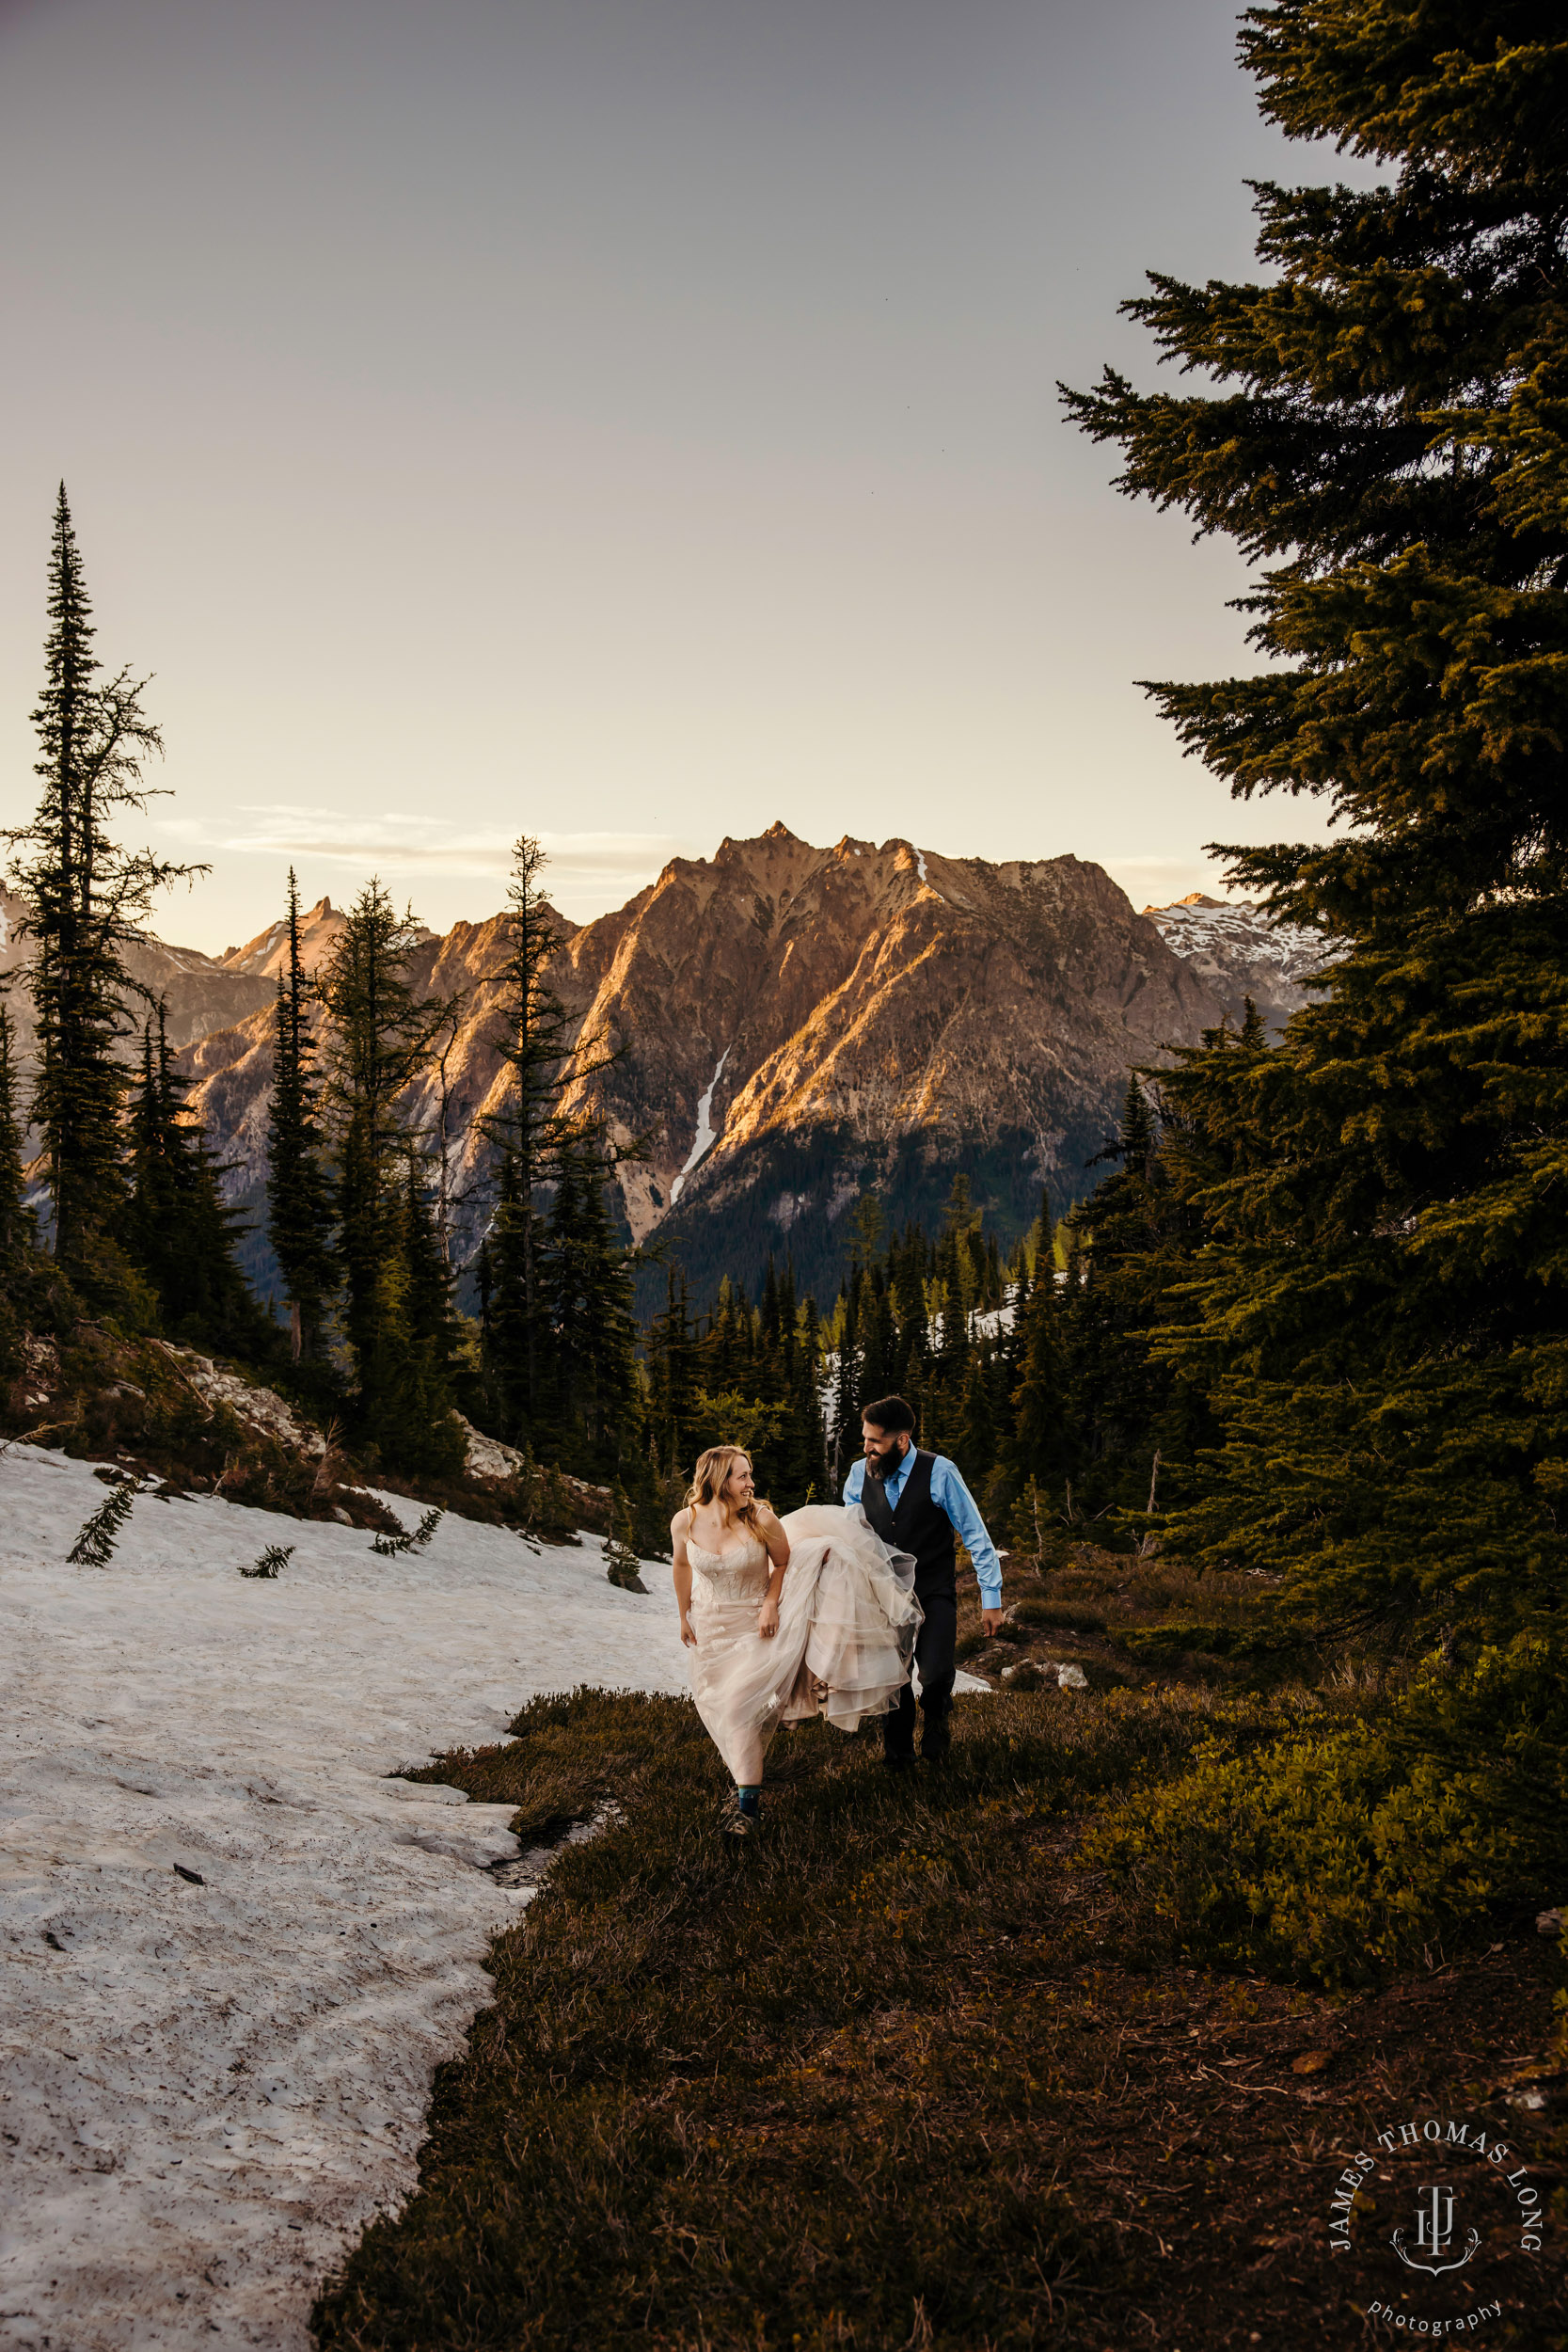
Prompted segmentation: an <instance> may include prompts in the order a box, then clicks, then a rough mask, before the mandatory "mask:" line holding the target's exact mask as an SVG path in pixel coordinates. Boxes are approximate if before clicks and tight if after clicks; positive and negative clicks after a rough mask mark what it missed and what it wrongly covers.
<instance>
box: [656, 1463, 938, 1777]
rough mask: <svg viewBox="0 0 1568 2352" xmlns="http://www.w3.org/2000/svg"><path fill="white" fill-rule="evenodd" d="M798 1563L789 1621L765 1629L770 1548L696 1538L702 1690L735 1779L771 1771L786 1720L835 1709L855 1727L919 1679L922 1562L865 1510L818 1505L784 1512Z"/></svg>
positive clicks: (698, 1684)
mask: <svg viewBox="0 0 1568 2352" xmlns="http://www.w3.org/2000/svg"><path fill="white" fill-rule="evenodd" d="M780 1524H781V1525H782V1526H783V1528H784V1534H786V1535H787V1536H788V1537H789V1565H788V1567H787V1568H786V1569H785V1571H784V1591H783V1593H782V1595H781V1596H780V1599H779V1629H778V1631H777V1633H775V1634H772V1635H770V1636H766V1637H765V1636H764V1635H762V1634H760V1633H759V1632H758V1631H757V1611H758V1610H759V1608H760V1607H761V1605H762V1600H763V1596H764V1595H765V1594H766V1592H767V1590H768V1554H767V1552H766V1551H765V1550H764V1549H763V1547H762V1545H761V1544H760V1543H758V1542H757V1541H756V1540H755V1538H754V1537H752V1538H748V1539H747V1540H746V1541H745V1542H743V1543H741V1544H738V1545H736V1546H734V1547H731V1548H729V1549H726V1550H724V1551H723V1552H716V1551H709V1550H707V1549H705V1547H704V1546H703V1545H702V1544H699V1543H696V1542H694V1541H693V1540H692V1539H691V1538H690V1537H688V1539H687V1546H686V1554H687V1558H688V1560H689V1562H690V1564H691V1605H690V1609H689V1619H690V1624H691V1630H692V1632H693V1633H694V1634H695V1635H696V1637H697V1646H696V1650H695V1653H694V1655H693V1658H692V1662H691V1695H692V1697H693V1698H694V1699H695V1700H696V1702H697V1712H698V1713H699V1714H700V1715H701V1717H702V1719H703V1722H704V1723H705V1724H706V1726H707V1729H708V1731H709V1733H710V1734H711V1736H712V1738H713V1740H714V1743H715V1745H716V1746H717V1747H718V1750H719V1753H720V1755H721V1756H722V1757H723V1759H724V1761H725V1763H726V1764H727V1765H728V1767H729V1769H730V1771H731V1772H733V1774H734V1775H735V1778H736V1781H737V1782H738V1783H740V1784H741V1785H742V1786H747V1787H749V1786H752V1785H754V1784H755V1783H756V1782H758V1781H760V1779H761V1777H762V1756H763V1751H764V1750H765V1749H766V1747H767V1746H768V1741H769V1740H770V1739H771V1738H772V1736H773V1734H774V1732H775V1731H776V1730H777V1729H778V1727H779V1725H780V1724H798V1723H801V1722H803V1721H804V1720H805V1719H806V1718H807V1717H808V1716H811V1715H826V1716H827V1718H828V1720H829V1722H830V1723H832V1724H837V1725H838V1727H839V1729H840V1730H841V1731H853V1730H854V1729H855V1727H856V1725H857V1724H860V1723H861V1722H862V1721H863V1719H864V1718H865V1717H866V1716H868V1715H885V1714H886V1713H887V1712H888V1711H889V1709H890V1708H892V1707H893V1706H894V1705H895V1702H896V1700H897V1697H898V1693H899V1692H900V1691H901V1690H902V1689H903V1687H904V1685H905V1683H906V1682H907V1681H908V1680H909V1678H910V1662H911V1659H912V1658H913V1656H914V1637H915V1635H916V1633H917V1632H918V1631H919V1629H920V1622H921V1610H920V1603H919V1602H918V1601H917V1600H916V1598H915V1597H914V1562H913V1560H912V1559H911V1557H910V1555H909V1553H908V1552H906V1551H895V1550H893V1549H890V1547H889V1546H888V1545H886V1544H884V1543H883V1541H882V1539H881V1537H880V1536H879V1534H877V1532H876V1530H875V1529H874V1528H873V1527H872V1526H871V1524H870V1522H869V1520H868V1519H867V1518H866V1516H865V1514H864V1512H863V1510H861V1509H860V1507H859V1506H858V1505H856V1506H855V1507H854V1508H853V1509H850V1510H845V1509H842V1508H840V1507H839V1506H837V1505H836V1504H827V1503H808V1504H807V1505H806V1507H805V1509H804V1510H802V1511H791V1512H789V1513H788V1514H787V1515H786V1516H785V1518H784V1519H783V1520H782V1521H781V1522H780Z"/></svg>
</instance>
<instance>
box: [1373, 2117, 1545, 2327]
mask: <svg viewBox="0 0 1568 2352" xmlns="http://www.w3.org/2000/svg"><path fill="white" fill-rule="evenodd" d="M1544 2225H1545V2209H1544V2201H1543V2199H1542V2195H1541V2192H1540V2190H1539V2189H1538V2188H1537V2186H1536V2185H1535V2183H1534V2182H1533V2181H1532V2180H1531V2179H1530V2176H1529V2171H1528V2168H1527V2167H1526V2166H1525V2165H1523V2164H1521V2163H1520V2162H1519V2161H1518V2158H1517V2156H1516V2155H1515V2153H1514V2152H1513V2150H1512V2149H1511V2148H1510V2146H1509V2144H1508V2142H1507V2141H1506V2140H1504V2139H1500V2138H1498V2137H1496V2136H1495V2134H1494V2133H1493V2132H1492V2130H1491V2128H1490V2127H1489V2126H1488V2125H1486V2124H1484V2123H1481V2122H1477V2121H1476V2120H1475V2118H1474V2117H1471V2116H1465V2117H1458V2116H1443V2117H1439V2116H1434V2115H1431V2116H1418V2117H1414V2118H1412V2119H1411V2120H1410V2121H1409V2122H1402V2123H1393V2124H1390V2125H1388V2126H1387V2128H1386V2129H1385V2130H1380V2131H1376V2132H1373V2133H1372V2134H1371V2136H1370V2138H1369V2140H1368V2143H1367V2145H1366V2146H1365V2147H1363V2148H1360V2149H1358V2150H1357V2151H1356V2153H1355V2154H1354V2156H1352V2157H1351V2158H1350V2160H1349V2161H1348V2163H1346V2164H1345V2165H1344V2168H1343V2169H1342V2170H1341V2171H1340V2173H1339V2175H1338V2179H1337V2180H1336V2181H1335V2183H1334V2185H1333V2188H1332V2190H1331V2191H1330V2194H1329V2201H1328V2243H1329V2249H1330V2251H1331V2252H1332V2253H1333V2254H1335V2255H1336V2256H1338V2257H1341V2258H1343V2259H1345V2260H1346V2261H1347V2263H1348V2264H1350V2265H1352V2267H1353V2268H1354V2272H1355V2275H1356V2278H1357V2280H1358V2282H1360V2281H1364V2282H1365V2284H1366V2286H1367V2287H1368V2288H1372V2287H1377V2288H1380V2289H1381V2290H1382V2292H1381V2293H1379V2294H1377V2295H1375V2296H1372V2297H1370V2299H1369V2301H1368V2303H1367V2306H1366V2312H1367V2316H1368V2317H1369V2318H1370V2319H1381V2320H1382V2321H1383V2322H1384V2324H1385V2325H1386V2326H1387V2327H1389V2328H1398V2329H1403V2330H1405V2331H1407V2332H1408V2333H1410V2334H1412V2335H1423V2336H1433V2335H1435V2336H1446V2335H1454V2336H1459V2335H1467V2334H1469V2333H1470V2332H1471V2331H1472V2330H1474V2329H1475V2328H1482V2327H1484V2326H1485V2325H1486V2324H1487V2322H1488V2321H1489V2320H1493V2319H1497V2318H1499V2317H1500V2316H1501V2313H1502V2310H1503V2301H1502V2297H1501V2296H1499V2295H1497V2294H1496V2292H1495V2290H1496V2288H1497V2284H1498V2283H1499V2281H1498V2278H1497V2272H1498V2270H1499V2269H1506V2270H1507V2271H1511V2272H1513V2276H1514V2277H1518V2264H1519V2258H1520V2257H1521V2256H1529V2255H1532V2254H1538V2253H1539V2252H1540V2250H1541V2245H1542V2238H1543V2233H1544ZM1396 2281H1397V2282H1398V2283H1396ZM1505 2282H1506V2283H1512V2282H1513V2281H1512V2280H1507V2281H1505ZM1520 2283H1521V2284H1523V2283H1524V2282H1523V2280H1520ZM1456 2293H1457V2295H1458V2296H1459V2298H1460V2299H1459V2301H1458V2302H1457V2303H1456V2302H1455V2301H1454V2299H1453V2298H1454V2296H1455V2294H1456ZM1481 2296H1486V2297H1487V2298H1488V2299H1487V2300H1485V2301H1484V2302H1483V2301H1481ZM1391 2297H1397V2298H1398V2299H1397V2300H1393V2299H1390V2298H1391ZM1510 2299H1511V2300H1512V2299H1513V2298H1510Z"/></svg>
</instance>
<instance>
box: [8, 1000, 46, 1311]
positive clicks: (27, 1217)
mask: <svg viewBox="0 0 1568 2352" xmlns="http://www.w3.org/2000/svg"><path fill="white" fill-rule="evenodd" d="M22 1133H23V1130H22V1106H21V1104H20V1102H19V1100H18V1088H17V1075H16V1025H15V1024H14V1023H13V1021H12V1020H11V1016H10V1012H9V1010H8V1008H7V1007H6V1006H5V1005H0V1265H14V1264H15V1263H16V1262H17V1260H18V1259H19V1258H20V1257H21V1256H22V1253H23V1251H24V1249H30V1248H32V1247H33V1244H34V1242H35V1240H36V1238H37V1235H36V1234H35V1232H34V1229H33V1219H32V1214H31V1212H30V1210H29V1209H28V1207H27V1200H26V1193H27V1187H26V1180H25V1175H24V1168H23V1159H22Z"/></svg>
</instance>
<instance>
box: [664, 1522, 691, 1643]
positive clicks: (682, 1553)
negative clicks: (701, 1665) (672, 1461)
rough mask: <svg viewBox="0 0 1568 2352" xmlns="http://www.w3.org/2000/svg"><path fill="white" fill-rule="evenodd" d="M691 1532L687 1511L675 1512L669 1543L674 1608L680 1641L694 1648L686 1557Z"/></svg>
mask: <svg viewBox="0 0 1568 2352" xmlns="http://www.w3.org/2000/svg"><path fill="white" fill-rule="evenodd" d="M690 1531H691V1514H690V1512H689V1511H677V1512H676V1513H675V1516H674V1518H673V1519H672V1520H671V1522H670V1542H671V1546H672V1548H673V1551H674V1555H675V1565H674V1580H675V1607H676V1608H677V1609H678V1610H679V1612H680V1620H681V1640H682V1641H683V1642H686V1643H689V1644H690V1645H692V1646H695V1645H696V1640H697V1636H696V1635H695V1634H694V1633H693V1632H692V1630H691V1618H690V1614H689V1612H690V1608H691V1563H690V1561H689V1559H688V1558H687V1556H686V1539H687V1536H688V1535H689V1533H690Z"/></svg>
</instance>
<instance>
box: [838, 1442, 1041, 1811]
mask: <svg viewBox="0 0 1568 2352" xmlns="http://www.w3.org/2000/svg"><path fill="white" fill-rule="evenodd" d="M913 1431H914V1415H913V1413H912V1412H911V1410H910V1408H909V1406H907V1405H906V1404H905V1402H904V1400H903V1398H902V1397H901V1396H884V1397H882V1398H880V1399H879V1401H878V1402H877V1403H876V1404H875V1405H868V1406H866V1408H865V1410H864V1412H863V1413H862V1415H861V1435H862V1437H863V1439H864V1441H865V1458H864V1460H863V1461H860V1462H856V1463H855V1464H853V1466H852V1467H851V1469H850V1471H849V1475H848V1477H847V1479H846V1480H845V1482H844V1500H845V1502H848V1503H853V1502H858V1503H860V1504H861V1505H862V1507H863V1510H864V1512H865V1516H866V1518H868V1519H869V1520H870V1521H871V1524H872V1526H873V1527H874V1528H875V1529H876V1531H877V1533H878V1534H879V1535H880V1537H881V1538H882V1541H883V1542H884V1543H886V1544H895V1545H896V1546H897V1548H898V1549H899V1550H900V1551H911V1552H912V1553H913V1554H914V1560H915V1570H914V1592H915V1598H916V1599H917V1600H918V1601H919V1603H920V1606H921V1608H922V1609H923V1610H924V1612H925V1623H924V1624H923V1625H922V1626H921V1629H920V1631H919V1633H918V1634H917V1636H916V1637H915V1645H914V1662H915V1664H916V1665H917V1666H918V1667H919V1669H920V1707H921V1712H922V1713H923V1715H924V1716H925V1718H926V1721H925V1724H924V1726H923V1728H922V1731H921V1735H920V1753H921V1755H922V1756H925V1757H926V1759H927V1762H928V1763H932V1764H937V1763H940V1762H941V1761H942V1757H943V1756H945V1755H946V1754H947V1750H948V1745H949V1742H950V1740H951V1736H952V1735H951V1733H950V1731H949V1729H948V1724H947V1715H948V1710H949V1708H951V1707H952V1704H953V1677H954V1674H955V1672H956V1668H957V1661H955V1658H954V1655H953V1647H954V1643H955V1640H956V1638H957V1635H958V1581H957V1565H956V1561H955V1555H954V1549H953V1535H954V1531H955V1530H957V1532H958V1534H960V1535H961V1536H962V1537H963V1539H964V1542H965V1544H966V1545H967V1546H968V1548H969V1556H970V1558H971V1559H972V1560H973V1561H974V1574H975V1576H976V1578H977V1579H978V1581H979V1585H980V1618H981V1622H982V1624H983V1625H984V1627H985V1629H986V1631H987V1632H988V1633H994V1632H995V1631H996V1629H997V1627H998V1626H999V1625H1000V1624H1001V1622H1002V1563H1001V1561H1000V1560H998V1558H997V1556H996V1547H995V1545H994V1544H993V1543H992V1542H991V1539H990V1536H989V1535H988V1534H987V1533H986V1525H985V1521H984V1520H983V1519H982V1518H981V1517H980V1514H979V1512H978V1511H977V1510H976V1509H975V1506H974V1496H973V1495H972V1494H971V1493H970V1491H969V1488H968V1487H967V1486H965V1485H964V1482H963V1480H962V1478H961V1477H960V1476H959V1475H958V1468H957V1466H956V1465H955V1464H954V1463H952V1462H950V1461H949V1460H948V1459H947V1457H946V1455H945V1454H926V1453H923V1452H922V1451H921V1449H920V1448H919V1447H918V1446H917V1445H916V1444H915V1442H914V1437H913ZM882 1743H883V1753H884V1756H885V1758H886V1762H887V1767H888V1770H889V1771H890V1772H907V1771H908V1770H909V1768H910V1766H911V1763H912V1762H913V1761H914V1692H913V1689H912V1688H911V1685H910V1684H909V1683H907V1682H906V1683H905V1685H904V1687H903V1689H902V1691H900V1692H899V1693H898V1704H897V1706H896V1707H895V1708H894V1710H893V1712H892V1714H891V1715H884V1716H883V1717H882Z"/></svg>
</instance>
